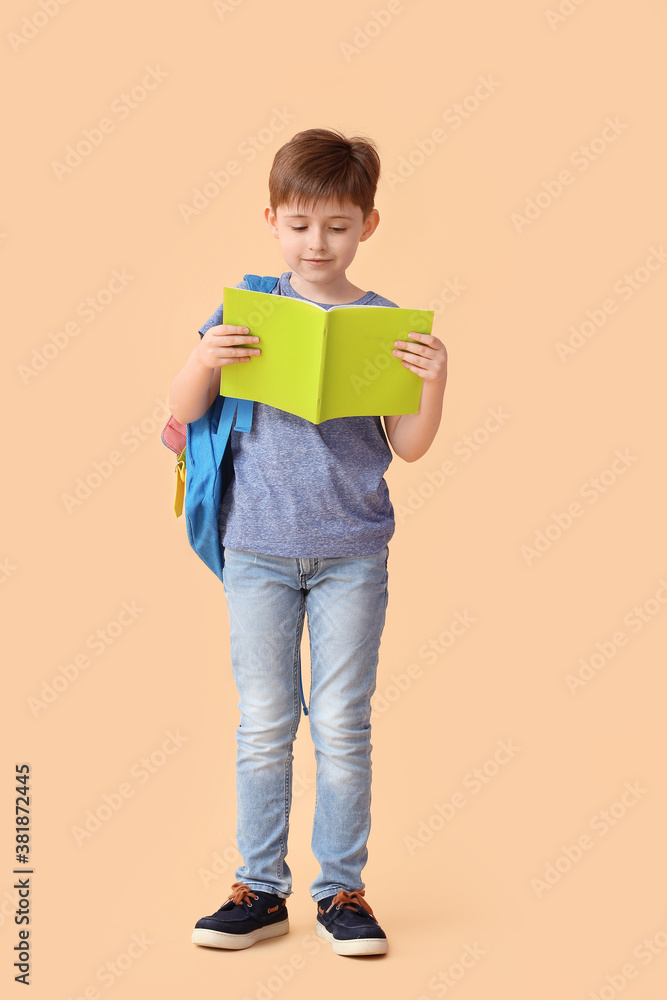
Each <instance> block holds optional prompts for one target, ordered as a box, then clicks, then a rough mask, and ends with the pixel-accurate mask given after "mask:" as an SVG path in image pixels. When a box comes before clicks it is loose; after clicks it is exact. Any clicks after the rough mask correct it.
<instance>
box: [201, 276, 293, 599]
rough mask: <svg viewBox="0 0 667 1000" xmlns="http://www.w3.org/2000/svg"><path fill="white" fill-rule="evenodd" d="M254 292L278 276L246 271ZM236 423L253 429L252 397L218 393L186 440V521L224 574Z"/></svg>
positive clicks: (208, 558) (218, 572)
mask: <svg viewBox="0 0 667 1000" xmlns="http://www.w3.org/2000/svg"><path fill="white" fill-rule="evenodd" d="M244 280H245V281H246V282H247V285H248V288H249V289H250V290H251V291H254V292H272V291H273V289H274V288H275V287H276V284H277V282H278V280H279V279H278V278H271V277H264V278H262V277H259V276H258V275H256V274H246V275H244ZM235 415H236V423H235V424H234V429H235V430H237V431H246V432H247V431H249V430H250V427H251V426H252V400H250V399H235V398H234V397H232V396H221V395H218V396H216V398H215V400H214V401H213V403H212V404H211V406H210V407H209V409H208V410H207V411H206V413H205V414H204V415H203V416H202V417H200V418H199V420H195V421H194V422H193V423H191V424H188V425H187V441H186V446H185V470H186V480H187V488H186V490H185V522H186V526H187V531H188V541H189V542H190V545H191V546H192V548H193V549H194V550H195V552H196V553H197V555H198V556H199V558H200V559H202V560H203V561H204V562H205V563H206V565H207V566H208V567H209V569H211V570H212V571H213V572H214V573H215V575H216V576H217V577H219V579H220V580H222V568H223V566H224V564H225V552H224V548H223V546H222V543H221V541H220V534H219V532H218V514H219V512H220V503H221V501H222V497H223V495H224V493H225V490H226V489H227V487H228V485H229V483H230V482H231V480H232V479H233V478H234V465H233V462H232V449H231V442H230V440H229V436H230V433H231V430H232V424H233V423H234V416H235Z"/></svg>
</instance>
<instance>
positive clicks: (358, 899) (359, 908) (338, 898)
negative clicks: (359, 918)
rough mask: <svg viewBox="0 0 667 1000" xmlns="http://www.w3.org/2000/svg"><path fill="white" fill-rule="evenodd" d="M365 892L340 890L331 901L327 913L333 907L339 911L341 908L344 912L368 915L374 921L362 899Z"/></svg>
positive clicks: (360, 890) (371, 913) (369, 909)
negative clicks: (351, 911)
mask: <svg viewBox="0 0 667 1000" xmlns="http://www.w3.org/2000/svg"><path fill="white" fill-rule="evenodd" d="M365 892H366V890H365V889H353V890H352V892H346V890H345V889H340V890H339V891H338V892H337V893H336V895H335V896H334V898H333V899H332V900H331V903H330V905H329V906H328V908H327V913H328V912H329V910H330V909H331V908H332V907H334V906H335V907H336V909H340V908H341V906H342V907H343V908H344V909H346V910H355V911H356V912H357V913H362V914H363V913H364V912H365V913H368V915H369V916H371V917H373V920H375V915H374V913H373V911H372V910H371V908H370V906H369V905H368V903H367V902H366V900H365V899H364V898H363V896H364V893H365ZM376 922H377V921H376Z"/></svg>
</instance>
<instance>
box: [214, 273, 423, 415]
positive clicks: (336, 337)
mask: <svg viewBox="0 0 667 1000" xmlns="http://www.w3.org/2000/svg"><path fill="white" fill-rule="evenodd" d="M223 316H224V322H225V323H230V324H232V325H234V326H246V327H248V329H249V330H250V333H251V334H253V335H254V336H257V337H259V343H258V345H257V346H258V347H259V348H260V350H261V352H262V353H261V354H260V355H256V356H253V357H251V359H250V361H246V362H243V363H242V364H234V365H223V367H222V372H221V383H220V391H221V393H222V395H225V396H235V397H238V398H239V399H252V400H255V401H256V402H259V403H266V404H267V405H268V406H275V407H277V408H278V409H281V410H286V411H287V412H289V413H294V414H295V415H296V416H299V417H303V418H305V419H306V420H310V421H311V422H312V423H314V424H319V423H321V422H322V421H324V420H331V419H332V418H334V417H355V416H376V415H377V416H382V415H390V414H400V413H416V412H417V411H418V409H419V400H420V397H421V389H422V385H423V381H422V379H421V378H420V377H419V375H415V373H414V372H411V371H409V370H408V369H407V368H404V367H403V365H402V364H401V359H400V358H396V357H394V356H393V354H392V350H393V349H394V341H395V340H407V335H408V333H409V331H410V330H413V331H415V332H417V333H430V332H431V328H432V325H433V312H432V311H431V310H420V309H396V308H394V307H393V306H347V305H340V306H338V305H335V306H332V307H331V309H328V310H327V309H323V308H322V307H321V306H319V305H317V304H316V303H314V302H307V301H305V300H303V299H292V298H287V297H286V296H282V295H271V294H270V293H266V292H253V291H248V290H247V289H243V288H225V289H224V291H223Z"/></svg>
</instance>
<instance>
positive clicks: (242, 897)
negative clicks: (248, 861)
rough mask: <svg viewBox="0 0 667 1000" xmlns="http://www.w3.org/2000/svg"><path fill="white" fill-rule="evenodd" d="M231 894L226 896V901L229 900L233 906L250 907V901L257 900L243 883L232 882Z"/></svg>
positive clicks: (257, 897)
mask: <svg viewBox="0 0 667 1000" xmlns="http://www.w3.org/2000/svg"><path fill="white" fill-rule="evenodd" d="M232 890H233V892H232V893H231V894H230V895H229V896H227V901H229V900H230V899H231V901H232V902H233V903H234V904H239V903H244V904H245V903H247V904H248V906H252V903H251V902H250V899H251V898H252V899H259V896H257V895H256V894H255V893H254V892H253V891H252V889H251V888H250V886H247V885H246V884H245V882H234V884H233V886H232Z"/></svg>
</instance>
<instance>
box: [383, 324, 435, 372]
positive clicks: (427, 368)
mask: <svg viewBox="0 0 667 1000" xmlns="http://www.w3.org/2000/svg"><path fill="white" fill-rule="evenodd" d="M408 337H410V340H409V341H406V340H396V341H394V348H395V350H393V351H392V352H391V353H392V354H393V355H394V357H395V358H402V359H403V360H402V361H401V364H402V365H403V366H404V368H409V369H410V371H412V372H414V373H415V375H419V377H420V378H423V379H424V381H427V382H439V381H445V380H446V378H447V348H446V347H445V345H444V344H443V343H442V341H440V340H438V338H437V337H434V336H433V335H432V334H430V333H415V332H414V331H411V332H410V333H409V334H408Z"/></svg>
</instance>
